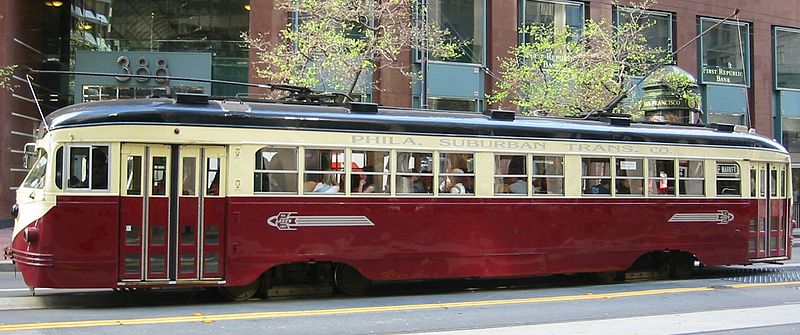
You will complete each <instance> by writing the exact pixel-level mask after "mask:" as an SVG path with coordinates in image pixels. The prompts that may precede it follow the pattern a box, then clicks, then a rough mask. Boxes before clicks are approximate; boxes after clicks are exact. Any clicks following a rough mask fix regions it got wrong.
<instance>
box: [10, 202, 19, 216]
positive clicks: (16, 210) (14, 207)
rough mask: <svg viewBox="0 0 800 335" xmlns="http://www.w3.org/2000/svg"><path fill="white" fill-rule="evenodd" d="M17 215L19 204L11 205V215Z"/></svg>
mask: <svg viewBox="0 0 800 335" xmlns="http://www.w3.org/2000/svg"><path fill="white" fill-rule="evenodd" d="M17 216H19V204H14V206H11V217H12V218H15V219H16V218H17Z"/></svg>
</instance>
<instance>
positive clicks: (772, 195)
mask: <svg viewBox="0 0 800 335" xmlns="http://www.w3.org/2000/svg"><path fill="white" fill-rule="evenodd" d="M753 167H754V169H753V170H751V171H752V172H754V173H756V176H757V177H756V178H755V179H756V180H757V184H756V185H757V187H756V189H757V192H756V198H757V200H756V201H757V204H758V206H757V207H758V209H757V210H758V217H757V219H756V222H755V223H754V224H753V223H751V226H750V258H756V259H758V258H770V257H779V256H783V255H786V246H785V243H786V238H785V235H786V233H787V229H788V228H787V227H786V222H787V219H786V213H787V208H786V201H782V199H781V198H785V197H786V190H785V188H784V187H782V186H781V185H783V183H785V182H786V181H785V180H784V179H786V165H785V164H778V163H761V162H754V163H753Z"/></svg>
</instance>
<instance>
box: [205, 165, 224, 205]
mask: <svg viewBox="0 0 800 335" xmlns="http://www.w3.org/2000/svg"><path fill="white" fill-rule="evenodd" d="M220 163H221V159H220V158H219V157H209V158H208V159H206V195H212V196H216V195H219V194H220V193H219V189H220V187H221V185H220V182H221V180H220V179H221V178H222V176H221V174H222V173H221V172H222V171H221V170H220Z"/></svg>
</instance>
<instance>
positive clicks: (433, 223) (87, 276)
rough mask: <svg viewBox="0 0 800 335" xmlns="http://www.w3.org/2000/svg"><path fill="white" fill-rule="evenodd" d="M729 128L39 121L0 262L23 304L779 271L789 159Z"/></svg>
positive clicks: (274, 107)
mask: <svg viewBox="0 0 800 335" xmlns="http://www.w3.org/2000/svg"><path fill="white" fill-rule="evenodd" d="M740 128H741V127H738V126H737V127H734V126H730V125H709V126H696V125H675V124H657V123H637V122H631V121H630V120H629V119H625V118H621V117H615V116H613V115H611V116H609V115H605V116H602V117H587V118H556V117H523V116H520V115H517V114H515V113H513V112H508V111H500V110H490V111H487V112H485V113H455V112H445V111H430V110H418V109H405V108H388V107H381V106H378V105H376V104H370V103H359V102H346V103H313V102H311V103H309V102H308V101H305V102H303V101H300V102H297V101H295V102H292V101H261V100H258V99H247V98H241V99H213V98H209V97H207V96H199V95H191V94H183V95H181V94H179V95H177V97H174V98H147V99H133V100H114V101H102V102H90V103H82V104H76V105H73V106H69V107H66V108H63V109H60V110H58V111H55V112H53V113H51V114H50V115H48V116H47V117H46V119H45V120H44V122H43V125H42V127H41V129H40V131H39V133H38V139H37V141H36V143H35V155H36V157H37V158H36V159H35V161H33V164H32V167H31V171H30V173H29V174H28V175H27V177H26V179H25V180H24V182H23V183H22V185H21V186H20V187H19V189H18V190H17V204H16V205H15V206H14V208H13V216H14V217H15V226H14V231H13V241H12V244H11V246H10V247H9V248H7V249H6V254H7V255H8V256H9V257H10V258H11V259H12V260H13V262H14V263H15V264H16V266H17V268H18V269H19V271H20V272H21V273H22V276H23V277H24V280H25V283H26V284H27V285H28V286H29V287H31V288H113V289H136V288H164V287H175V288H189V287H219V288H221V290H222V292H223V293H224V294H225V295H227V296H229V297H231V298H233V299H239V300H241V299H249V298H252V297H254V296H265V295H268V293H269V292H270V290H271V289H272V288H274V287H279V286H281V285H295V286H302V285H318V284H326V283H327V284H329V285H331V286H332V287H335V288H336V289H338V290H339V291H340V292H343V293H345V294H363V293H364V292H366V291H367V289H368V288H369V287H370V286H369V285H370V284H373V283H383V282H395V281H416V280H435V279H449V278H509V277H527V276H536V275H546V274H572V273H596V274H600V275H601V276H606V277H608V276H611V277H612V278H620V275H621V274H623V273H625V271H628V270H632V269H661V270H665V271H667V272H668V273H669V274H671V275H672V276H674V277H678V278H681V277H686V276H688V275H689V274H691V272H692V271H693V269H694V268H695V267H696V266H699V265H702V266H711V265H732V264H752V263H757V262H779V261H782V260H787V259H790V257H791V240H790V239H791V235H790V233H791V229H792V222H791V219H790V218H791V215H790V208H791V194H792V190H791V185H790V181H791V175H790V173H791V170H790V168H789V163H790V162H789V154H788V153H787V151H786V150H785V149H784V148H783V147H782V146H781V145H780V144H778V143H776V142H775V141H773V140H771V139H768V138H765V137H762V136H760V135H756V134H754V133H750V132H748V131H747V129H740Z"/></svg>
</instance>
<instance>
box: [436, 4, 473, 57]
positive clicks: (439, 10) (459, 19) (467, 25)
mask: <svg viewBox="0 0 800 335" xmlns="http://www.w3.org/2000/svg"><path fill="white" fill-rule="evenodd" d="M428 6H429V9H428V12H429V20H430V21H431V22H435V23H437V24H438V25H439V26H440V27H442V28H446V29H448V30H449V31H450V35H451V36H452V37H454V38H455V40H456V42H457V43H463V44H464V45H463V47H462V48H461V53H462V55H461V56H459V57H458V58H456V59H446V61H449V62H459V63H475V64H480V63H481V62H482V61H483V1H482V0H429V4H428ZM434 60H441V59H434Z"/></svg>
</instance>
